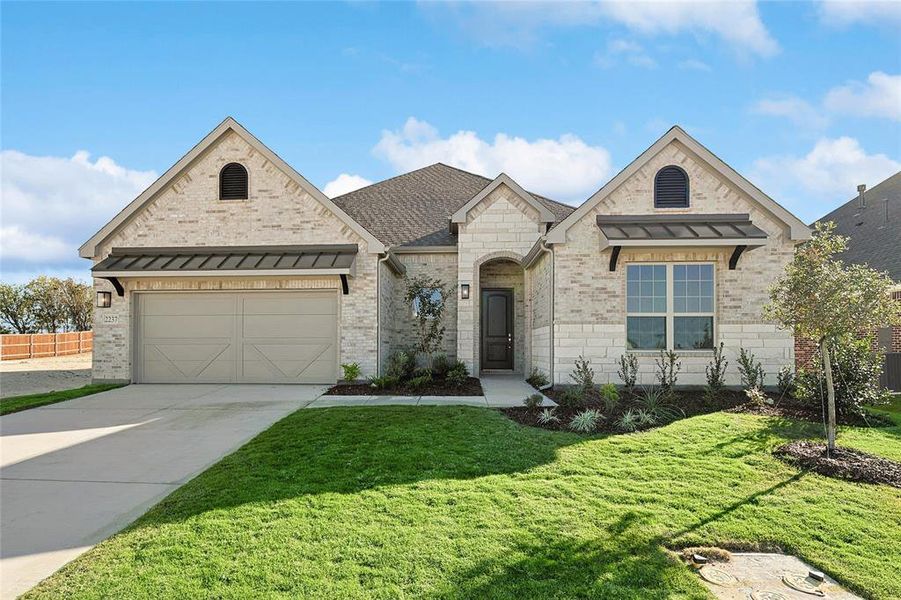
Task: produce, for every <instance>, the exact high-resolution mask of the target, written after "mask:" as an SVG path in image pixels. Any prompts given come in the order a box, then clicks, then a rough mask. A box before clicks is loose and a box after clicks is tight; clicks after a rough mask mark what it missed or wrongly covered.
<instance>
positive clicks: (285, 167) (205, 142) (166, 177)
mask: <svg viewBox="0 0 901 600" xmlns="http://www.w3.org/2000/svg"><path fill="white" fill-rule="evenodd" d="M229 131H233V132H235V133H236V134H238V135H239V136H241V138H242V139H243V140H244V141H245V142H247V143H248V144H250V145H251V146H252V147H253V148H254V149H255V150H256V151H257V152H259V153H260V154H262V155H263V156H264V157H265V158H266V159H267V160H268V161H269V162H271V163H272V164H274V165H275V166H276V167H278V168H279V169H281V170H282V171H283V172H284V173H285V175H287V176H288V177H289V178H291V179H292V180H293V181H294V182H295V183H297V184H298V185H299V186H300V187H301V188H302V189H303V190H304V191H305V192H307V193H308V194H310V195H311V196H312V197H313V198H315V199H316V200H317V201H319V202H320V203H321V204H323V205H324V206H325V207H326V208H328V209H329V210H330V211H331V212H332V213H334V214H335V216H337V217H338V218H339V219H340V220H341V221H343V222H344V223H345V224H346V225H347V226H348V227H350V228H351V229H352V230H353V231H354V232H356V233H357V234H358V235H359V236H360V237H361V238H363V239H364V240H366V242H367V245H368V249H369V252H376V253H377V252H384V251H385V246H384V244H382V242H380V241H379V240H378V239H376V237H375V236H373V235H372V233H370V232H369V231H367V230H366V229H365V228H364V227H363V226H362V225H360V224H359V223H357V222H356V221H354V220H353V219H352V218H351V217H350V216H349V215H348V214H347V213H346V212H344V211H343V210H342V209H341V208H340V207H338V206H337V205H335V203H334V202H332V201H331V200H329V198H328V197H327V196H326V195H325V194H323V193H322V192H321V191H319V189H318V188H317V187H316V186H314V185H313V184H312V183H310V182H309V181H307V180H306V179H305V178H304V176H303V175H301V174H300V173H298V172H297V171H295V170H294V168H293V167H291V166H290V165H289V164H288V163H286V162H285V161H283V160H282V159H281V158H280V157H279V156H278V155H277V154H275V152H273V151H272V150H270V149H269V148H268V147H266V146H265V145H264V144H263V143H262V142H261V141H260V140H258V139H257V138H256V137H254V135H253V134H252V133H250V132H249V131H247V130H246V129H244V127H242V126H241V125H240V124H239V123H238V122H237V121H235V120H234V119H233V118H231V117H226V118H225V120H224V121H222V122H221V123H220V124H219V125H218V126H217V127H216V128H215V129H213V130H212V131H211V132H210V133H209V134H207V136H206V137H204V138H203V139H202V140H201V141H200V142H199V143H198V144H197V145H196V146H194V147H193V148H191V150H190V151H189V152H188V153H187V154H185V155H184V156H182V157H181V159H180V160H179V161H178V162H177V163H175V164H174V165H173V166H172V167H171V168H170V169H169V170H168V171H166V172H165V173H163V174H162V175H161V176H160V178H159V179H157V180H156V181H155V182H153V184H151V186H150V187H149V188H147V189H146V190H144V191H143V192H142V193H141V195H140V196H138V197H137V198H135V199H134V200H132V201H131V202H130V203H129V204H128V205H127V206H126V207H125V208H123V209H122V210H121V211H120V212H119V214H117V215H116V216H115V217H113V218H112V220H110V222H109V223H107V224H106V225H104V226H103V227H101V228H100V231H98V232H97V233H95V234H94V235H93V236H91V239H89V240H88V241H86V242H85V243H84V244H82V246H81V247H80V248H79V249H78V254H79V256H81V257H82V258H93V257H94V255H95V253H96V250H97V246H99V245H100V244H102V243H103V242H104V241H105V240H106V239H108V238H109V237H110V236H111V235H113V234H114V233H115V232H116V231H118V230H119V228H120V227H121V226H123V225H124V224H125V223H127V222H128V221H129V220H130V219H131V217H132V216H134V215H135V214H136V213H137V212H138V211H140V210H141V209H142V208H143V207H144V206H145V205H147V204H148V203H149V202H150V201H151V200H153V198H154V197H155V196H156V194H157V193H159V192H160V191H162V190H163V189H165V188H166V187H167V186H168V185H169V184H170V183H171V182H172V181H173V180H174V179H175V178H177V177H178V176H179V175H181V173H182V172H183V171H184V170H185V169H187V168H188V167H189V166H190V165H191V163H192V162H194V160H195V159H196V158H197V157H199V156H200V155H201V154H202V153H203V152H204V151H205V150H207V148H209V147H210V146H212V145H213V144H214V143H215V142H216V141H217V140H218V139H219V138H221V137H222V136H223V135H225V134H226V133H227V132H229Z"/></svg>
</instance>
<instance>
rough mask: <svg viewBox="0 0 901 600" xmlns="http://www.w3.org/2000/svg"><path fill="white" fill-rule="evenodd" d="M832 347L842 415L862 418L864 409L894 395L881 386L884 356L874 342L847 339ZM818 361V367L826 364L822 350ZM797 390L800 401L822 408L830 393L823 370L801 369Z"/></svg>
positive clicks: (835, 381)
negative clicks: (873, 346) (873, 344)
mask: <svg viewBox="0 0 901 600" xmlns="http://www.w3.org/2000/svg"><path fill="white" fill-rule="evenodd" d="M832 347H833V351H832V379H833V383H834V386H835V412H836V413H837V414H838V415H841V416H851V415H861V414H863V412H864V411H863V407H864V405H877V404H881V403H883V402H885V401H886V400H887V399H888V397H889V395H890V393H889V392H888V390H886V389H884V388H882V387H880V385H879V376H880V375H881V374H882V361H883V358H882V354H881V353H879V352H876V351H874V350H873V349H872V347H871V345H870V340H868V339H857V338H854V337H852V336H844V337H842V338H839V339H837V340H836V341H835V342H834V344H833V345H832ZM815 361H816V363H815V364H818V365H819V364H822V359H821V358H820V354H819V350H818V351H817V353H816V355H815ZM795 388H796V389H795V395H796V396H797V397H798V399H800V400H804V401H807V402H811V403H816V405H817V406H819V405H820V404H821V402H822V399H823V397H824V395H825V393H826V381H825V378H824V377H823V375H822V372H821V371H819V370H811V371H805V370H803V369H800V370H799V371H798V375H797V377H796V378H795Z"/></svg>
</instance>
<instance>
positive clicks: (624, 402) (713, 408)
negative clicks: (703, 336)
mask: <svg viewBox="0 0 901 600" xmlns="http://www.w3.org/2000/svg"><path fill="white" fill-rule="evenodd" d="M563 391H564V388H552V389H549V390H544V394H545V395H546V396H547V397H549V398H550V399H551V400H553V401H554V402H557V403H558V404H559V403H560V401H561V399H562V396H563ZM641 396H642V393H641V391H636V392H635V393H632V394H630V393H629V392H627V391H624V390H623V391H620V401H619V403H618V404H617V406H616V407H615V408H614V409H613V410H612V411H610V412H609V413H608V412H607V411H606V409H605V406H604V403H603V402H602V401H601V399H600V396H599V395H598V394H597V392H592V393H590V394H588V395H587V397H586V400H585V404H584V406H581V407H569V406H558V407H557V408H555V409H554V415H555V416H556V417H557V418H558V419H559V420H558V421H553V422H550V423H540V422H539V421H538V417H539V415H540V414H541V413H542V411H543V410H544V409H543V408H526V407H525V406H517V407H512V408H502V409H501V412H503V413H504V414H505V415H507V417H508V418H510V419H512V420H514V421H516V422H517V423H520V424H522V425H528V426H530V427H540V428H542V429H550V430H553V431H562V430H569V422H570V421H571V420H572V418H573V417H574V416H576V415H577V414H579V413H581V412H583V411H584V410H585V409H589V408H590V409H596V410H599V411H601V413H602V414H603V415H604V419H603V420H601V422H600V423H599V424H598V427H597V429H596V430H595V433H614V432H616V433H622V432H623V430H622V429H621V428H620V427H619V425H618V424H617V422H618V421H619V420H620V418H621V417H622V416H623V415H624V414H625V413H627V412H628V411H630V410H632V411H635V410H638V409H641V408H642V404H641ZM745 402H747V397H746V396H745V395H744V394H743V393H742V392H738V391H734V390H724V391H723V392H722V393H721V394H719V396H717V397H716V398H708V397H707V396H706V395H705V394H704V392H703V391H702V390H680V391H678V392H677V393H676V394H675V395H674V396H673V397H672V398H671V399H670V400H669V401H668V405H669V407H670V408H671V409H674V410H675V412H676V413H677V417H676V419H682V418H685V417H693V416H695V415H702V414H707V413H711V412H717V411H721V410H725V409H730V408H735V407H737V406H739V405H741V404H742V403H745ZM676 419H668V420H662V421H660V422H657V423H653V424H645V425H643V426H640V427H638V429H648V428H650V427H659V426H661V425H666V424H667V423H670V422H672V421H673V420H676Z"/></svg>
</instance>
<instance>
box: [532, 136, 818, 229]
mask: <svg viewBox="0 0 901 600" xmlns="http://www.w3.org/2000/svg"><path fill="white" fill-rule="evenodd" d="M673 141H678V142H680V143H681V144H682V145H684V146H685V147H686V148H688V149H689V150H691V151H692V152H694V153H695V154H696V155H697V156H698V157H700V158H701V159H702V160H703V161H705V162H706V163H707V164H709V165H710V166H711V167H712V168H713V169H715V170H716V171H717V172H718V173H719V174H720V175H722V176H723V177H724V178H725V179H726V180H727V181H729V182H730V183H732V185H734V186H735V187H737V188H738V189H740V190H742V191H743V192H745V193H746V194H747V195H748V196H750V197H751V199H753V200H754V201H755V202H757V204H758V205H759V206H761V207H762V208H763V209H765V210H766V211H767V212H769V213H770V214H772V215H773V216H774V217H775V218H776V219H778V220H780V221H782V222H783V223H784V224H785V225H786V226H787V227H788V228H789V230H790V232H791V236H790V238H791V239H792V240H806V239H809V238H810V229H809V228H808V227H807V225H805V224H804V223H803V222H802V221H801V220H800V219H799V218H798V217H796V216H794V215H793V214H791V213H790V212H788V211H787V210H786V209H785V208H783V207H782V206H781V205H780V204H779V203H777V202H776V201H775V200H773V199H772V198H770V197H769V196H767V195H766V194H764V193H763V192H762V191H760V190H759V189H758V188H757V187H755V186H754V184H752V183H751V182H750V181H748V180H747V179H745V178H744V177H742V176H741V175H739V174H738V173H737V172H736V171H735V170H734V169H733V168H732V167H730V166H729V165H727V164H726V163H724V162H723V161H722V160H720V158H719V157H717V156H716V155H715V154H713V153H712V152H711V151H710V150H708V149H707V148H705V147H704V146H703V145H701V144H700V143H699V142H698V141H697V140H695V139H694V138H693V137H691V136H690V135H688V134H687V133H686V132H685V130H683V129H682V128H681V127H679V126H674V127H672V128H671V129H670V130H669V131H667V132H666V133H665V134H663V136H662V137H661V138H660V139H659V140H657V141H656V142H654V143H653V144H651V146H650V147H649V148H648V149H647V150H645V151H644V152H642V153H641V155H640V156H639V157H638V158H636V159H635V160H633V161H632V162H631V163H629V165H628V166H626V168H624V169H623V170H622V171H620V172H619V173H617V175H616V176H615V177H614V178H613V179H611V180H610V181H609V182H607V184H606V185H604V187H602V188H601V189H600V190H598V191H597V192H595V194H594V195H593V196H591V197H590V198H589V199H588V200H586V201H585V202H584V203H583V204H582V205H581V206H579V208H577V209H576V210H575V211H574V212H573V213H572V214H571V215H569V216H568V217H567V218H565V219H564V220H563V221H561V222H559V223H557V224H556V225H555V226H554V227H553V229H551V230H550V231H549V232H548V234H547V241H548V242H549V243H552V244H562V243H565V242H566V232H567V230H568V229H569V228H570V227H572V226H573V225H574V224H575V223H577V222H578V221H579V220H580V219H581V218H582V217H584V216H585V215H586V214H587V213H588V212H589V211H591V210H592V209H593V208H594V207H596V206H597V205H598V204H599V203H601V202H603V200H604V199H605V198H606V197H607V196H608V195H610V194H611V193H612V192H613V191H614V190H616V188H618V187H619V186H620V185H622V184H623V183H624V182H625V181H626V180H628V179H629V178H630V177H631V176H632V175H634V174H635V173H636V172H637V171H638V170H639V169H640V168H641V167H643V166H644V165H645V164H646V163H647V162H648V161H650V160H651V159H652V158H654V157H655V156H656V155H657V154H658V153H659V152H660V151H661V150H663V149H664V148H665V147H666V146H667V145H668V144H670V143H672V142H673Z"/></svg>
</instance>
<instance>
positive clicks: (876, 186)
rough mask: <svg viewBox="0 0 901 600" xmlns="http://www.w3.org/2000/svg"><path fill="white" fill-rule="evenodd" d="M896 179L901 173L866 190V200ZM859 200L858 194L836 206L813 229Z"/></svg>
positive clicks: (817, 221) (890, 176) (818, 220)
mask: <svg viewBox="0 0 901 600" xmlns="http://www.w3.org/2000/svg"><path fill="white" fill-rule="evenodd" d="M896 177H901V171H898V172H897V173H894V174H892V175H889V176H888V177H886V178H885V179H883V180H882V181H880V182H879V183H877V184H876V185H874V186H873V187H871V188H870V189H868V190H864V193H863V194H864V198H867V197H868V196H869V195H870V194H871V193H873V192H875V191H876V190H878V189H879V188H880V187H882V186H884V185H890V184H892V183H894V182H893V181H892V180H893V179H895V178H896ZM859 198H860V194H858V195H856V196H852V197H851V199H850V200H847V201H845V202H842V203H841V204H839V205H838V206H836V207H835V208H833V209H832V210H830V211H829V212H828V213H826V214H825V215H823V216H822V217H820V218H819V219H817V220H816V221H814V222H813V223H812V224H811V227H813V225H814V224H816V223H819V222H825V221H826V220H828V217H831V216H832V215H834V214H835V213H837V212H838V211H840V210H842V209H843V208H845V207H846V206H848V205H849V204H852V203H854V202H857V200H858V199H859Z"/></svg>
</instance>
